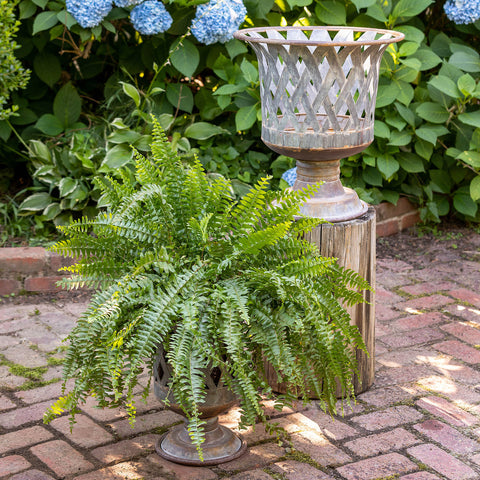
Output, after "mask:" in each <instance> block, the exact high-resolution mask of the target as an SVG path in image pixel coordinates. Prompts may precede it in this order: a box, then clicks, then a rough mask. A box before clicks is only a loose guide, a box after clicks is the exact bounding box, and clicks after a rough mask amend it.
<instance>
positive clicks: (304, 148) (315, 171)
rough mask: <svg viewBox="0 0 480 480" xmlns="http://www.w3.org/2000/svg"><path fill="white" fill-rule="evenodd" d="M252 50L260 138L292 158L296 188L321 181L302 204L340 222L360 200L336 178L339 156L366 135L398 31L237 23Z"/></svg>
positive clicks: (363, 143) (359, 146) (356, 210)
mask: <svg viewBox="0 0 480 480" xmlns="http://www.w3.org/2000/svg"><path fill="white" fill-rule="evenodd" d="M234 37H235V38H237V39H238V40H243V41H245V42H248V43H250V45H251V46H252V47H253V49H254V50H255V53H256V54H257V57H258V68H259V72H260V92H261V99H262V140H263V142H264V143H265V144H266V145H267V146H268V147H269V148H271V149H272V150H273V151H275V152H277V153H280V154H282V155H286V156H289V157H293V158H295V159H296V160H297V180H296V182H295V184H294V186H293V189H294V190H299V189H303V188H305V187H307V186H308V185H312V184H316V183H318V182H323V184H322V185H321V187H319V189H318V191H317V193H316V194H315V196H314V197H313V198H311V199H309V200H308V201H307V202H306V203H305V204H304V205H303V207H302V208H301V213H303V214H304V215H307V216H310V217H316V218H324V219H326V220H328V221H330V222H342V221H346V220H351V219H353V218H357V217H360V216H362V215H363V214H364V213H365V212H366V211H367V208H368V207H367V205H366V204H365V203H364V202H362V201H361V200H360V199H359V198H358V195H357V194H356V192H355V191H353V190H351V189H349V188H344V187H343V186H342V183H341V182H340V178H339V177H340V160H341V159H342V158H346V157H348V156H351V155H354V154H356V153H358V152H361V151H362V150H364V149H365V148H366V147H368V145H370V143H372V141H373V123H374V113H375V99H376V95H377V87H378V76H379V67H380V61H381V58H382V55H383V53H384V51H385V49H386V48H387V46H388V45H389V44H390V43H394V42H399V41H400V40H402V39H403V37H404V35H403V34H402V33H399V32H393V31H389V30H377V29H370V28H356V27H262V28H249V29H245V30H240V31H238V32H236V33H235V34H234Z"/></svg>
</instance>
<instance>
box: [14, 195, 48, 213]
mask: <svg viewBox="0 0 480 480" xmlns="http://www.w3.org/2000/svg"><path fill="white" fill-rule="evenodd" d="M51 202H52V197H51V196H50V195H49V194H48V193H43V192H42V193H34V194H33V195H30V196H29V197H27V198H26V199H25V200H24V201H23V202H22V203H21V204H20V207H19V210H25V211H27V212H39V211H41V210H43V209H44V208H46V207H48V205H50V203H51Z"/></svg>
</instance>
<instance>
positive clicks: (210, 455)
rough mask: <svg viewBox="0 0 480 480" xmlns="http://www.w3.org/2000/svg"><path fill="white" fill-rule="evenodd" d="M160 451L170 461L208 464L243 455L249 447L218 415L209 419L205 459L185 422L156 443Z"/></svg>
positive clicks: (198, 464)
mask: <svg viewBox="0 0 480 480" xmlns="http://www.w3.org/2000/svg"><path fill="white" fill-rule="evenodd" d="M155 448H156V451H157V453H158V454H159V455H160V456H161V457H163V458H165V459H166V460H169V461H171V462H175V463H180V464H183V465H194V466H207V465H218V464H220V463H225V462H230V461H231V460H235V459H236V458H238V457H240V456H241V455H243V453H244V452H245V449H246V448H247V444H246V442H245V441H244V440H243V439H242V438H241V437H240V435H238V434H236V433H234V432H232V430H230V429H229V428H227V427H224V426H222V425H219V424H218V418H217V417H214V418H209V419H208V420H207V425H206V426H205V442H204V443H203V444H202V447H201V448H202V453H203V460H201V459H200V457H199V455H198V452H197V448H196V447H195V445H193V444H192V442H191V440H190V436H189V435H188V430H187V428H186V424H185V423H184V424H182V425H178V426H177V427H175V428H173V429H172V430H170V431H169V432H167V433H165V434H164V435H163V436H162V437H161V438H160V439H159V440H158V442H157V445H156V447H155Z"/></svg>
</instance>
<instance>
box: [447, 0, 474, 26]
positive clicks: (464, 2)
mask: <svg viewBox="0 0 480 480" xmlns="http://www.w3.org/2000/svg"><path fill="white" fill-rule="evenodd" d="M444 9H445V13H446V14H447V17H448V18H449V19H450V20H452V21H453V22H455V23H457V24H459V25H462V24H469V23H474V22H476V21H477V20H478V19H479V18H480V0H447V2H445V6H444Z"/></svg>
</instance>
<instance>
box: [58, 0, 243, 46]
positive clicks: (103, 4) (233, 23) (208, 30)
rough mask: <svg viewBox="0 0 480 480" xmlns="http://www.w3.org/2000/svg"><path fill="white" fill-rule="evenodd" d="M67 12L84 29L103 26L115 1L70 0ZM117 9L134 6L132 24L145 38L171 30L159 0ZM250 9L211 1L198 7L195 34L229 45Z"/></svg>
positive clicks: (125, 3) (237, 0)
mask: <svg viewBox="0 0 480 480" xmlns="http://www.w3.org/2000/svg"><path fill="white" fill-rule="evenodd" d="M66 5H67V12H68V13H70V14H71V15H72V16H73V18H74V19H75V20H76V21H77V22H78V23H79V24H80V25H81V26H82V27H83V28H92V27H96V26H98V25H100V24H101V23H102V21H103V20H104V19H105V17H106V16H107V15H108V14H109V13H110V11H111V10H112V7H113V4H112V0H85V1H79V0H67V2H66ZM115 5H116V6H117V7H123V8H127V7H132V6H135V5H136V6H135V8H133V10H132V11H131V13H130V19H131V21H132V25H133V27H134V28H135V30H137V31H138V32H139V33H141V34H142V35H155V34H158V33H163V32H165V31H167V30H168V29H169V28H170V27H171V25H172V17H171V15H170V13H169V12H168V11H167V9H166V8H165V5H164V4H163V3H162V2H160V1H158V0H146V1H144V0H115ZM246 15H247V9H246V8H245V6H244V4H243V3H242V1H241V0H211V1H209V2H208V3H205V4H201V5H199V6H198V7H197V10H196V15H195V18H194V19H193V21H192V24H191V31H192V33H193V35H194V36H195V38H196V39H197V40H198V41H199V42H201V43H204V44H205V45H211V44H212V43H217V42H221V43H225V42H228V41H229V40H231V39H232V38H233V33H234V32H235V31H237V30H238V29H239V27H240V25H241V24H242V23H243V21H244V20H245V17H246Z"/></svg>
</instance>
